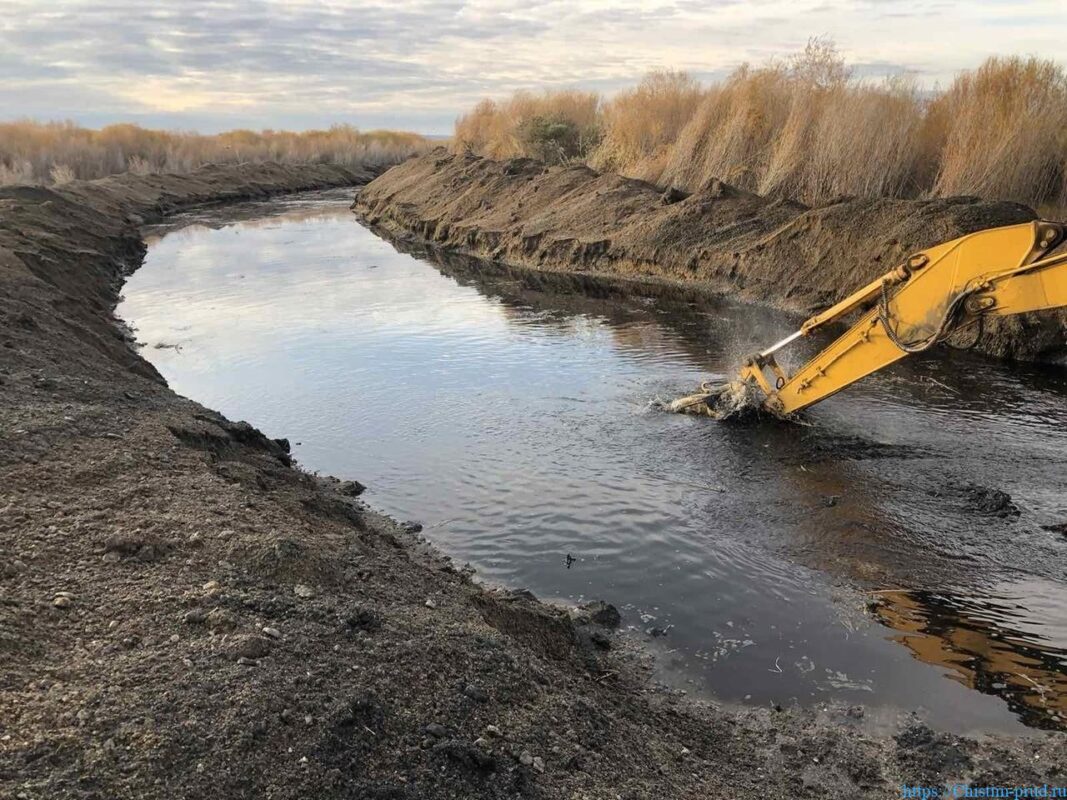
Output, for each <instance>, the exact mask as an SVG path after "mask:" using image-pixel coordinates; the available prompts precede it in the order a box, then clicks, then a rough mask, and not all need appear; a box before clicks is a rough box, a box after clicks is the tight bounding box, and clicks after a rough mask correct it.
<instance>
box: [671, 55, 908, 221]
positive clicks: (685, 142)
mask: <svg viewBox="0 0 1067 800" xmlns="http://www.w3.org/2000/svg"><path fill="white" fill-rule="evenodd" d="M922 122H923V111H922V104H921V102H920V99H919V94H918V92H917V90H916V89H915V87H914V85H913V84H911V83H909V82H907V81H903V80H895V81H888V82H886V83H883V84H879V85H872V84H868V83H861V82H858V81H855V80H853V78H852V76H851V74H850V72H849V70H848V68H847V66H846V65H845V63H844V61H843V60H842V59H841V58H840V56H839V55H838V54H837V52H836V51H835V50H834V48H833V46H832V45H831V44H829V43H828V42H825V41H821V40H813V41H812V42H810V43H809V44H808V47H807V48H806V49H805V50H804V52H803V53H802V54H800V55H799V56H797V57H795V58H793V59H792V60H791V61H790V62H788V63H786V64H772V65H770V66H768V67H763V68H760V69H752V68H750V67H742V68H740V69H739V70H737V71H736V72H735V73H734V74H733V75H731V76H730V78H729V79H727V80H726V81H725V83H724V84H723V85H721V86H718V87H714V88H713V89H712V90H711V91H710V92H709V93H708V95H707V97H706V98H705V100H704V101H703V103H702V104H701V106H700V108H699V109H698V110H697V113H696V114H695V115H694V117H693V119H692V120H691V121H690V123H689V124H688V125H687V126H686V127H685V129H684V130H683V131H682V132H681V134H680V136H679V138H678V141H677V142H676V144H675V147H674V149H673V152H672V156H671V159H670V161H669V162H668V165H667V169H666V170H664V173H663V176H662V181H663V182H664V183H671V184H674V185H676V186H679V187H680V188H685V189H690V190H696V189H699V188H700V187H701V186H704V185H706V184H707V183H709V182H710V181H712V180H714V179H719V180H725V181H727V182H728V183H733V184H735V185H737V186H740V187H741V188H744V189H749V190H751V191H754V192H759V193H760V194H765V195H771V196H782V197H790V198H795V199H798V200H803V201H805V202H821V201H825V200H828V199H831V198H834V197H839V196H843V195H858V196H865V197H899V196H905V195H908V194H913V193H917V192H918V191H919V183H918V174H919V171H920V169H919V164H920V161H921V158H920V137H919V132H920V130H921V128H922Z"/></svg>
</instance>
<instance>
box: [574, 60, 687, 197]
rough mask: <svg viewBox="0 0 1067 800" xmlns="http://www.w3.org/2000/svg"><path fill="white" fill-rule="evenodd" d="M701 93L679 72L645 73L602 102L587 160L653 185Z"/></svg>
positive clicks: (599, 166)
mask: <svg viewBox="0 0 1067 800" xmlns="http://www.w3.org/2000/svg"><path fill="white" fill-rule="evenodd" d="M703 97H704V90H703V89H702V88H701V87H700V84H699V83H697V82H696V81H695V80H693V78H691V77H690V76H689V75H688V74H687V73H685V72H672V71H656V72H650V73H649V74H648V75H646V76H645V78H644V79H643V80H642V81H641V82H640V83H639V84H638V85H637V86H635V87H634V88H633V89H628V90H626V91H623V92H620V93H619V94H617V95H616V96H615V97H614V98H612V99H611V100H609V101H608V102H606V103H604V104H603V109H602V112H601V114H602V120H601V122H600V125H601V127H602V128H603V130H604V137H603V140H602V141H601V143H600V145H599V146H598V147H597V149H596V151H595V152H594V153H593V155H592V157H591V159H590V164H591V165H592V166H593V167H595V168H596V169H599V170H610V171H615V172H621V173H623V174H625V175H628V176H630V177H635V178H641V179H643V180H647V181H651V182H652V183H658V182H659V181H660V178H661V176H662V174H663V170H664V168H665V166H666V162H667V159H668V157H669V156H670V149H671V147H672V146H673V145H674V142H675V141H676V140H677V139H678V134H679V133H681V131H682V128H684V127H685V125H686V123H687V122H689V120H690V118H691V117H692V116H693V112H695V111H696V109H697V106H698V105H699V104H700V101H701V99H702V98H703Z"/></svg>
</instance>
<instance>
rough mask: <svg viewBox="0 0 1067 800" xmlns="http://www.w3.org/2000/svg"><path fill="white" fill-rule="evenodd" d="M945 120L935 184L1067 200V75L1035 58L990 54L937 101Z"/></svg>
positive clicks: (943, 189)
mask: <svg viewBox="0 0 1067 800" xmlns="http://www.w3.org/2000/svg"><path fill="white" fill-rule="evenodd" d="M931 114H932V115H934V116H936V117H937V118H939V119H942V120H945V122H944V123H943V128H942V132H941V133H942V135H943V137H944V143H943V146H942V148H941V158H940V162H939V169H938V172H937V177H936V181H935V184H934V188H935V191H936V192H937V193H938V194H942V195H950V194H963V193H966V194H978V195H996V196H1002V197H1009V198H1016V199H1020V200H1026V201H1031V202H1040V201H1042V200H1047V201H1051V202H1058V203H1061V204H1062V203H1064V202H1067V181H1065V174H1064V172H1065V167H1067V76H1065V74H1064V71H1063V69H1062V68H1061V67H1059V66H1058V65H1056V64H1054V63H1052V62H1050V61H1041V60H1039V59H1036V58H1028V59H1022V58H991V59H989V60H988V61H986V62H985V64H983V65H982V66H981V67H980V68H979V69H977V70H975V71H974V72H972V73H968V74H965V75H961V76H960V77H959V78H958V79H957V80H956V82H955V83H954V84H953V85H952V87H951V88H950V89H949V91H947V92H946V93H945V94H944V95H942V96H941V97H939V98H938V99H937V100H936V101H935V103H934V104H933V108H932V110H931Z"/></svg>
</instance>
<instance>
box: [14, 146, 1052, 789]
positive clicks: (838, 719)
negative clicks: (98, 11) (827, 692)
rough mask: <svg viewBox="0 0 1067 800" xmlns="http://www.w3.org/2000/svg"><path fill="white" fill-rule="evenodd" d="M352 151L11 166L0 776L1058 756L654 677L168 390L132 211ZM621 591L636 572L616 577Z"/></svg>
mask: <svg viewBox="0 0 1067 800" xmlns="http://www.w3.org/2000/svg"><path fill="white" fill-rule="evenodd" d="M368 177H369V176H368V175H361V174H359V173H353V172H348V171H344V170H339V169H337V168H333V167H316V168H300V169H298V168H280V167H241V168H227V169H212V170H207V171H205V172H203V173H199V174H195V175H192V176H185V177H174V176H151V177H132V176H131V177H125V178H118V179H107V180H104V181H100V182H95V183H87V184H74V185H72V186H70V187H68V188H65V189H60V190H50V189H6V190H0V315H2V319H3V336H2V341H0V431H2V432H3V439H4V447H3V449H2V451H0V481H2V488H0V531H2V536H3V542H4V545H5V547H4V554H3V562H2V564H0V592H2V595H0V719H2V720H3V725H2V728H3V734H2V736H0V786H2V787H3V794H5V795H11V796H15V797H18V796H24V797H27V798H46V797H47V798H52V797H86V798H88V797H99V798H105V797H106V798H111V797H138V798H144V797H160V798H164V797H166V798H173V797H189V798H200V797H216V796H226V797H264V796H266V797H272V798H294V799H295V798H300V797H308V796H314V797H325V798H329V797H337V798H340V797H378V798H435V797H455V798H467V797H514V796H529V797H546V798H547V797H568V798H569V797H587V798H614V797H633V798H637V797H652V796H656V797H663V796H666V797H707V796H716V795H722V796H729V797H738V798H744V797H765V796H774V795H781V796H811V797H842V798H844V797H856V796H874V797H897V796H899V788H898V787H899V785H900V784H901V783H905V782H906V783H924V784H930V783H935V782H941V781H946V780H952V781H955V780H970V781H974V782H979V783H995V784H1001V785H1004V784H1007V785H1016V784H1031V783H1036V784H1042V783H1046V782H1048V783H1057V782H1062V780H1063V779H1062V776H1061V773H1060V771H1059V770H1060V767H1059V765H1060V764H1062V763H1064V757H1065V756H1067V745H1065V742H1064V738H1063V737H1062V736H1055V735H1053V736H1048V735H1040V736H1036V737H1034V738H1026V739H1008V738H995V737H990V738H983V739H973V738H962V737H956V736H951V735H947V734H940V733H935V732H933V731H931V730H930V729H929V728H927V727H926V726H924V725H922V724H921V723H917V722H914V721H911V720H908V719H906V718H904V719H901V720H900V721H899V722H898V723H894V724H893V725H891V726H890V727H889V729H882V730H877V731H876V730H873V729H871V728H870V727H869V726H868V725H867V723H866V720H865V718H864V713H863V710H862V709H860V708H856V707H853V708H841V707H834V706H831V707H827V708H824V709H816V710H798V709H791V708H783V709H779V708H773V707H772V708H766V709H749V710H744V711H734V710H727V709H724V708H720V707H715V706H708V705H703V704H698V703H693V702H690V701H687V700H685V699H684V698H679V697H677V696H675V695H672V694H669V693H665V692H662V691H657V690H655V689H654V687H652V686H651V685H650V684H648V682H647V680H646V670H645V669H644V668H643V666H642V661H641V659H640V658H634V657H631V656H629V655H627V654H626V653H625V652H623V651H624V650H625V649H626V648H625V646H624V644H623V643H622V642H621V641H620V640H619V639H618V638H616V635H615V634H614V633H613V631H612V627H611V626H612V623H613V621H614V620H613V615H612V614H611V613H610V610H608V609H605V608H601V607H594V608H592V609H590V610H589V611H587V612H585V613H584V614H574V613H568V612H566V611H563V610H559V609H555V608H552V607H550V606H546V605H543V604H540V603H537V602H535V601H534V600H533V599H531V598H530V597H528V596H526V595H524V594H522V593H508V592H504V591H491V590H487V589H485V588H483V587H480V586H478V585H476V584H474V583H472V582H471V579H470V576H469V574H467V573H466V572H465V571H463V570H462V569H458V568H456V567H455V566H454V565H452V564H451V563H449V562H448V561H447V560H445V559H443V558H442V557H441V556H440V555H438V554H437V553H436V552H434V551H433V550H432V549H431V548H429V547H428V546H426V544H425V543H424V542H423V541H421V540H420V539H419V537H418V536H417V534H416V533H415V532H414V531H413V530H412V528H411V527H405V526H403V525H399V524H397V523H394V522H392V521H390V520H388V519H385V518H384V517H382V516H380V515H377V514H375V513H374V512H373V511H371V510H369V509H368V508H366V507H364V506H362V505H361V504H360V503H359V501H358V500H357V499H356V496H357V495H358V494H359V492H360V488H361V487H360V486H359V485H358V484H357V483H354V482H352V481H354V480H356V479H358V478H359V476H358V475H343V476H339V477H340V478H342V479H346V480H342V481H337V480H332V479H324V478H317V477H315V476H312V475H310V474H308V473H306V472H303V471H301V470H300V469H298V468H296V467H294V466H293V464H292V458H291V454H290V447H289V443H288V442H286V441H285V440H274V439H268V438H267V437H266V436H264V435H263V434H261V433H260V432H259V431H257V430H256V429H255V428H254V427H252V426H251V425H248V424H245V423H239V422H238V423H235V422H231V421H229V420H226V419H224V418H223V417H221V416H220V415H218V414H217V413H215V412H212V411H210V410H208V409H205V408H203V407H202V406H200V405H198V404H197V403H195V402H192V401H190V400H186V399H184V398H181V397H178V396H177V395H175V394H174V393H173V392H171V391H170V390H169V389H168V388H167V387H166V386H165V385H164V383H163V382H162V380H161V379H160V377H159V376H158V374H157V373H156V372H155V370H154V369H153V368H152V367H151V366H150V365H148V364H147V362H145V361H144V360H143V359H142V358H141V357H140V356H139V355H138V354H137V352H136V351H135V350H134V349H132V348H131V347H130V345H129V342H128V340H127V339H126V338H125V337H124V335H123V333H122V331H121V330H120V329H119V328H118V327H117V326H116V325H115V323H114V320H113V318H112V316H111V311H112V309H113V307H114V303H115V301H116V299H117V296H118V292H119V291H120V287H121V282H122V279H123V276H124V275H126V274H128V273H129V272H130V271H131V270H133V269H135V268H136V267H137V266H138V265H139V263H140V260H141V258H142V257H143V254H144V244H143V242H142V241H141V238H140V234H139V228H140V226H141V225H143V224H144V223H146V222H152V221H155V220H158V219H160V218H161V217H162V216H163V215H165V214H166V213H168V212H171V211H176V210H180V209H182V208H187V207H189V206H191V205H195V204H199V203H208V202H219V201H224V200H234V199H239V198H249V197H262V196H266V195H268V194H272V193H280V192H284V191H295V190H299V189H310V188H319V187H324V186H336V185H356V184H359V183H361V182H363V181H365V180H366V179H367V178H368ZM606 599H607V600H612V601H616V602H620V601H621V600H622V599H621V598H606Z"/></svg>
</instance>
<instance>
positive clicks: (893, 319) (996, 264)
mask: <svg viewBox="0 0 1067 800" xmlns="http://www.w3.org/2000/svg"><path fill="white" fill-rule="evenodd" d="M1065 237H1067V229H1065V226H1063V225H1060V224H1057V223H1053V222H1046V221H1043V220H1038V221H1035V222H1029V223H1024V224H1021V225H1008V226H1004V227H1000V228H991V229H989V230H984V231H979V232H978V233H972V234H969V235H967V236H963V237H961V238H959V239H954V240H952V241H950V242H945V243H944V244H940V245H937V246H935V247H931V248H929V249H927V250H923V251H921V252H918V253H916V254H914V255H912V256H911V257H909V258H908V259H907V261H905V262H904V263H903V264H901V265H900V266H898V267H896V268H895V269H893V270H891V271H890V272H887V273H886V274H885V275H882V276H881V277H880V278H877V279H876V280H874V281H872V282H871V283H869V284H868V285H867V286H864V287H863V288H862V289H859V290H858V291H856V292H854V293H853V294H852V295H850V296H849V297H846V298H845V299H844V300H842V301H841V302H839V303H837V304H836V305H834V306H832V307H830V308H828V309H826V310H825V311H823V312H821V313H819V314H816V315H815V316H813V317H811V318H810V319H809V320H807V321H806V322H804V324H803V325H802V326H801V327H800V329H799V330H798V331H796V332H795V333H794V334H792V335H791V336H788V337H787V338H785V339H783V340H782V341H780V342H778V343H777V344H774V345H772V346H771V347H769V348H767V349H766V350H763V351H761V352H759V353H756V354H755V355H752V356H750V357H749V358H748V359H746V361H745V364H744V366H743V367H742V369H741V372H740V375H739V376H738V377H737V378H736V379H735V380H734V381H732V382H731V383H729V384H727V385H725V386H721V387H717V388H708V387H707V386H705V387H702V391H701V392H700V393H699V394H696V395H691V396H689V397H684V398H681V399H680V400H676V401H674V403H672V404H671V406H670V407H671V409H672V410H675V411H687V412H691V413H702V414H708V415H710V416H715V417H722V416H724V415H725V414H726V413H727V411H728V410H729V409H730V408H732V407H733V404H734V403H736V402H737V399H738V398H741V397H751V396H752V395H753V394H755V395H756V396H757V399H758V402H759V404H760V405H762V407H763V408H765V409H766V410H768V411H770V412H772V413H774V414H778V415H787V414H792V413H794V412H797V411H800V410H801V409H804V408H807V407H808V406H810V405H813V404H814V403H817V402H819V401H820V400H823V399H825V398H827V397H829V396H830V395H832V394H835V393H837V392H839V391H841V390H842V389H844V388H846V387H847V386H849V385H851V384H853V383H855V382H856V381H858V380H860V379H861V378H864V377H866V376H867V375H870V374H871V373H873V372H877V371H878V370H880V369H882V368H883V367H886V366H888V365H889V364H892V363H893V362H895V361H898V360H900V359H902V358H904V357H905V356H907V355H910V354H912V353H918V352H922V351H924V350H927V349H929V348H931V347H933V346H934V345H936V344H938V343H939V342H942V341H944V340H945V339H946V338H948V337H949V336H951V335H952V334H953V333H955V332H957V331H960V330H963V329H966V328H970V327H980V325H981V323H982V320H983V319H984V318H986V317H988V316H994V315H995V316H1006V315H1010V314H1022V313H1024V312H1027V311H1039V310H1041V309H1047V308H1059V307H1063V306H1067V253H1064V254H1061V255H1056V256H1048V255H1047V254H1048V253H1050V252H1052V250H1054V249H1055V248H1056V247H1057V246H1058V245H1059V244H1060V243H1061V242H1063V240H1064V238H1065ZM865 308H866V309H868V310H866V311H864V312H863V313H862V315H861V316H860V318H859V319H858V320H857V321H856V322H855V323H854V324H853V325H852V327H851V328H849V329H848V331H846V332H845V333H844V334H843V335H842V336H841V337H839V338H838V339H837V340H836V341H835V342H833V343H832V344H831V345H830V346H829V347H827V348H826V349H825V350H823V351H822V352H820V353H818V354H817V355H816V356H815V357H814V358H812V359H811V360H810V361H808V363H807V364H805V365H804V366H802V367H801V368H800V369H798V370H797V371H796V372H795V373H793V374H792V375H788V374H787V373H786V371H785V370H784V369H782V367H781V366H779V364H778V361H777V359H776V358H775V354H776V353H777V352H778V351H780V350H782V349H783V348H784V347H786V346H787V345H789V344H791V343H792V342H794V341H796V340H798V339H801V338H804V337H806V336H810V335H811V334H812V333H814V332H815V331H817V330H819V329H820V328H822V327H824V326H826V325H828V324H830V323H832V322H837V321H840V320H841V319H842V318H844V317H846V316H848V315H850V314H853V313H855V312H857V311H861V310H862V309H865Z"/></svg>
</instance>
